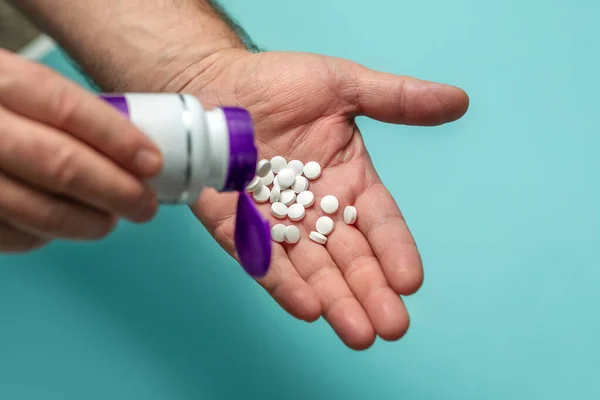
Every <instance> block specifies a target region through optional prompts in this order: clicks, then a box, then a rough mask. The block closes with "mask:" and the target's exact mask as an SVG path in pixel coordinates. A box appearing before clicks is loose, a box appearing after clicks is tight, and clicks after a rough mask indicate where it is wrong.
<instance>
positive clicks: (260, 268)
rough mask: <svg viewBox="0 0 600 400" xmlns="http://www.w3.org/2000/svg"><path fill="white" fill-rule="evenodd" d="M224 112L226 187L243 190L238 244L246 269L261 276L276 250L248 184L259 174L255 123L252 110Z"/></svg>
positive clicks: (238, 210)
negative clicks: (227, 160) (227, 162)
mask: <svg viewBox="0 0 600 400" xmlns="http://www.w3.org/2000/svg"><path fill="white" fill-rule="evenodd" d="M223 113H224V114H225V119H226V120H227V128H228V131H229V168H228V171H227V179H226V181H225V186H224V188H223V191H238V192H239V196H238V205H237V214H236V221H235V234H234V239H235V247H236V250H237V253H238V258H239V260H240V264H241V265H242V267H243V268H244V270H246V272H247V273H248V274H249V275H251V276H253V277H256V278H259V277H263V276H265V275H266V273H267V272H268V270H269V266H270V264H271V251H272V250H271V232H270V228H269V222H268V221H267V220H266V219H264V218H263V216H262V215H261V214H260V212H259V211H258V209H257V208H256V206H255V205H254V203H253V202H252V200H251V199H250V197H249V196H248V194H246V186H248V184H249V183H250V181H251V180H252V178H254V175H255V174H256V163H257V161H258V150H257V148H256V145H255V143H254V127H253V124H252V118H251V117H250V114H249V113H248V111H246V110H244V109H242V108H223Z"/></svg>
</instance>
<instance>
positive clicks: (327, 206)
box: [321, 194, 340, 214]
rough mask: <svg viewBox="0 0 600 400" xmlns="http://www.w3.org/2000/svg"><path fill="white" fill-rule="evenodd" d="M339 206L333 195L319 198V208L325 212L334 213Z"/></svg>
mask: <svg viewBox="0 0 600 400" xmlns="http://www.w3.org/2000/svg"><path fill="white" fill-rule="evenodd" d="M339 207H340V203H339V201H338V199H337V198H336V197H335V196H332V195H330V194H329V195H327V196H325V197H323V198H322V199H321V209H322V210H323V212H324V213H325V214H335V212H336V211H337V210H338V208H339Z"/></svg>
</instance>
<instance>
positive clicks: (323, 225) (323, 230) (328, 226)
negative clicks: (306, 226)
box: [316, 217, 335, 236]
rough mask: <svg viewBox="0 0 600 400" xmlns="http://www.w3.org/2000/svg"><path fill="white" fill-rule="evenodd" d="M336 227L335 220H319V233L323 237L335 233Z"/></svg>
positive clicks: (322, 218) (326, 218) (323, 218)
mask: <svg viewBox="0 0 600 400" xmlns="http://www.w3.org/2000/svg"><path fill="white" fill-rule="evenodd" d="M334 226H335V224H334V223H333V220H332V219H331V218H329V217H321V218H319V219H318V220H317V226H316V227H317V232H319V233H320V234H322V235H325V236H327V235H329V234H330V233H331V232H332V231H333V228H334Z"/></svg>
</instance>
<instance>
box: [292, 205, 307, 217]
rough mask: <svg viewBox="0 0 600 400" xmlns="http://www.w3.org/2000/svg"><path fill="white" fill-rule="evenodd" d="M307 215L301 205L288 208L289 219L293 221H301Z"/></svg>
mask: <svg viewBox="0 0 600 400" xmlns="http://www.w3.org/2000/svg"><path fill="white" fill-rule="evenodd" d="M305 215H306V210H304V207H302V205H301V204H298V203H296V204H292V205H291V206H289V208H288V218H289V219H291V220H292V221H300V220H301V219H302V218H304V216H305Z"/></svg>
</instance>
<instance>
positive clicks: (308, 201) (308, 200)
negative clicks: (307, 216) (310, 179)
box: [296, 190, 315, 208]
mask: <svg viewBox="0 0 600 400" xmlns="http://www.w3.org/2000/svg"><path fill="white" fill-rule="evenodd" d="M296 201H297V202H298V204H302V206H304V208H308V207H310V206H312V205H313V204H314V203H315V195H314V194H313V193H312V192H310V191H308V190H305V191H304V192H300V193H298V196H296Z"/></svg>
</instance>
